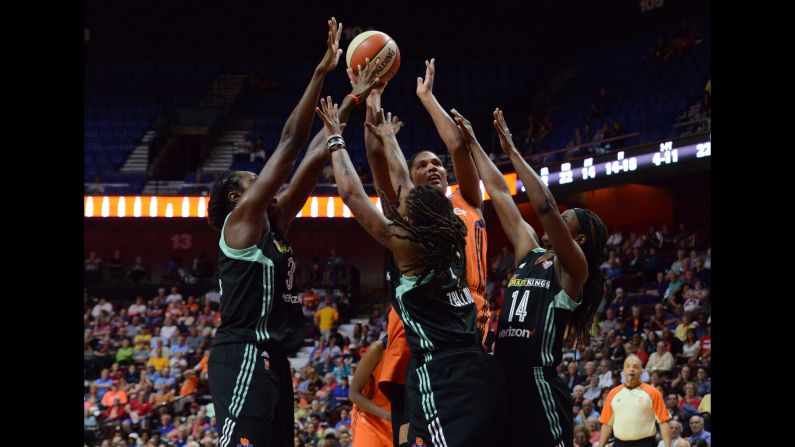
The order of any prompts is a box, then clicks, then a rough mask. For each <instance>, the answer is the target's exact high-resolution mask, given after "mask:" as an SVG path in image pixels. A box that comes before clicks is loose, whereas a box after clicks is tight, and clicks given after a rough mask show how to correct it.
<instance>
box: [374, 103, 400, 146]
mask: <svg viewBox="0 0 795 447" xmlns="http://www.w3.org/2000/svg"><path fill="white" fill-rule="evenodd" d="M380 112H381V113H376V115H375V116H376V123H375V124H373V123H365V126H367V128H368V129H370V130H371V131H372V132H373V134H374V135H375V136H377V137H378V139H380V140H381V141H383V140H384V138H389V137H394V136H395V135H397V133H398V132H400V128H401V127H403V126H404V124H403V121H400V118H398V117H397V115H395V116H392V112H389V113H387V114H386V116H384V109H381V110H380Z"/></svg>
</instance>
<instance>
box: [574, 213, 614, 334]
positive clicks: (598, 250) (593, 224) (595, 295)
mask: <svg viewBox="0 0 795 447" xmlns="http://www.w3.org/2000/svg"><path fill="white" fill-rule="evenodd" d="M574 214H575V215H576V216H577V221H578V222H579V224H580V232H581V233H583V234H584V235H585V243H584V244H583V245H582V252H583V254H585V260H586V262H587V263H588V280H587V281H585V284H584V285H583V286H582V302H580V305H579V306H577V309H575V311H574V312H573V315H572V317H571V321H570V324H571V329H572V335H573V336H574V338H575V340H585V337H587V335H588V331H589V329H590V328H591V325H592V324H593V316H594V314H595V313H596V310H597V309H598V308H599V304H600V303H601V301H602V297H603V296H604V289H605V278H604V275H603V274H602V270H601V269H600V268H599V266H600V265H601V264H602V261H603V260H604V247H605V244H606V243H607V236H608V234H607V227H605V224H604V223H603V222H602V220H601V219H599V216H597V215H596V214H595V213H594V212H593V211H591V210H586V209H582V208H574Z"/></svg>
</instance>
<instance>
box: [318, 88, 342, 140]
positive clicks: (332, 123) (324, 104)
mask: <svg viewBox="0 0 795 447" xmlns="http://www.w3.org/2000/svg"><path fill="white" fill-rule="evenodd" d="M315 112H316V113H317V114H318V115H319V116H320V120H321V121H323V130H324V131H325V132H326V137H327V138H328V137H330V136H332V135H340V136H341V135H342V129H344V128H345V124H344V123H343V124H340V111H339V107H338V106H337V104H334V103H333V102H332V101H331V96H327V97H326V98H325V99H324V98H320V107H315Z"/></svg>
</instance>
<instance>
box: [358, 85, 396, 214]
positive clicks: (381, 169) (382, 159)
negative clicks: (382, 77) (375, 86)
mask: <svg viewBox="0 0 795 447" xmlns="http://www.w3.org/2000/svg"><path fill="white" fill-rule="evenodd" d="M374 93H375V92H371V93H370V96H368V97H367V117H366V122H368V123H371V124H375V123H376V122H377V116H376V113H377V112H378V110H379V109H380V108H381V95H380V94H374ZM364 147H365V152H366V155H367V163H368V164H369V165H370V172H372V173H373V184H374V185H375V188H376V189H377V190H381V191H383V192H384V194H385V195H386V197H387V199H389V200H395V191H394V189H393V188H392V182H391V181H390V176H389V164H388V162H387V159H386V154H385V153H384V143H383V142H382V141H381V140H380V139H379V138H378V137H377V136H376V135H375V134H374V133H373V131H371V130H370V129H369V128H368V127H367V126H365V127H364Z"/></svg>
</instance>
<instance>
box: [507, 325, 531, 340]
mask: <svg viewBox="0 0 795 447" xmlns="http://www.w3.org/2000/svg"><path fill="white" fill-rule="evenodd" d="M535 333H536V329H535V328H533V330H529V329H517V328H512V327H511V328H508V329H502V330H501V331H500V334H499V337H500V338H505V337H521V338H530V337H531V336H532V335H534V334H535Z"/></svg>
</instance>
